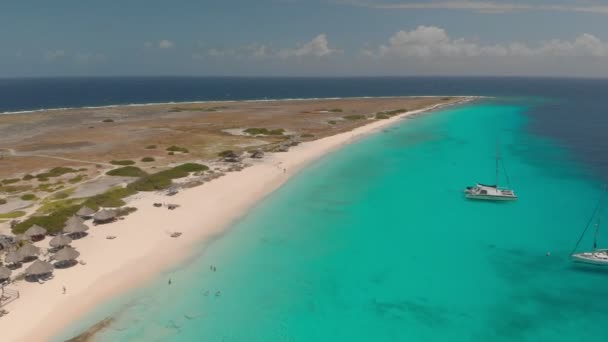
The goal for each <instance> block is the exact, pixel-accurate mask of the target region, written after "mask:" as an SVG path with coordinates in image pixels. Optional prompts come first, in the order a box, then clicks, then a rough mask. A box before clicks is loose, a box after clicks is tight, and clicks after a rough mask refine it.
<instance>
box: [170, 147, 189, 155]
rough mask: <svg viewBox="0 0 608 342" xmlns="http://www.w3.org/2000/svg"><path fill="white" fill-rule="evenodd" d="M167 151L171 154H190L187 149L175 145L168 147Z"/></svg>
mask: <svg viewBox="0 0 608 342" xmlns="http://www.w3.org/2000/svg"><path fill="white" fill-rule="evenodd" d="M167 151H169V152H180V153H188V152H190V151H188V149H187V148H185V147H179V146H175V145H173V146H169V147H167Z"/></svg>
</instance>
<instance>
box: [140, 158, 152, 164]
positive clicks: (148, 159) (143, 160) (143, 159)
mask: <svg viewBox="0 0 608 342" xmlns="http://www.w3.org/2000/svg"><path fill="white" fill-rule="evenodd" d="M154 160H155V159H154V158H152V157H143V158H141V161H142V162H144V163H151V162H153V161H154Z"/></svg>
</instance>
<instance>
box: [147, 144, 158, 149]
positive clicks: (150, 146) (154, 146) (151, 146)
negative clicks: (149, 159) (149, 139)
mask: <svg viewBox="0 0 608 342" xmlns="http://www.w3.org/2000/svg"><path fill="white" fill-rule="evenodd" d="M155 148H156V145H148V146H146V150H153V149H155Z"/></svg>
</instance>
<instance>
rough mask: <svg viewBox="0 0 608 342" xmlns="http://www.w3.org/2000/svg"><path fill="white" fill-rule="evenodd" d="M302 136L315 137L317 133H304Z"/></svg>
mask: <svg viewBox="0 0 608 342" xmlns="http://www.w3.org/2000/svg"><path fill="white" fill-rule="evenodd" d="M300 136H301V137H302V138H314V137H315V135H314V134H310V133H304V134H302V135H300Z"/></svg>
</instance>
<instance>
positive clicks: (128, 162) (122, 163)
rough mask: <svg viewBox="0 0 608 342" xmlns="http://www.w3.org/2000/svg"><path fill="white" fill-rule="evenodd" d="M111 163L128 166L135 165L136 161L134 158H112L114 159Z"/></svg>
mask: <svg viewBox="0 0 608 342" xmlns="http://www.w3.org/2000/svg"><path fill="white" fill-rule="evenodd" d="M110 164H112V165H121V166H127V165H135V162H134V161H132V160H112V161H110Z"/></svg>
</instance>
